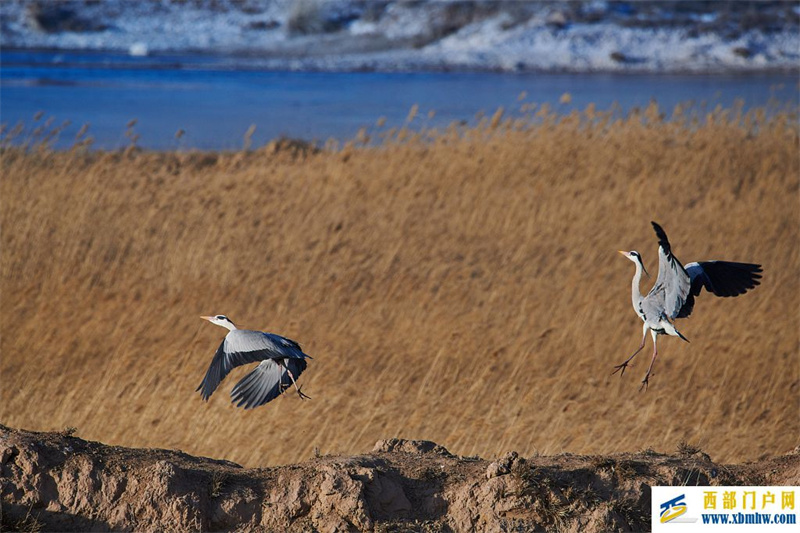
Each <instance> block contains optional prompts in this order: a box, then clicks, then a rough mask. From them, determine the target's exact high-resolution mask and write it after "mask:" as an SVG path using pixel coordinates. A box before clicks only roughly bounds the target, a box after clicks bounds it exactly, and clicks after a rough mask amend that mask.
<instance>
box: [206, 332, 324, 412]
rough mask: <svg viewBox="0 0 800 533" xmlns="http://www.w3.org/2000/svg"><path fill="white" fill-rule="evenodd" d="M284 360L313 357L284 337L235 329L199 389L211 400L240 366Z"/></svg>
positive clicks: (228, 336) (209, 368)
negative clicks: (271, 360)
mask: <svg viewBox="0 0 800 533" xmlns="http://www.w3.org/2000/svg"><path fill="white" fill-rule="evenodd" d="M284 358H286V359H305V358H309V359H310V356H308V355H306V354H304V353H303V351H302V350H301V349H300V345H299V344H297V343H296V342H294V341H293V340H291V339H287V338H285V337H281V336H280V335H275V334H273V333H264V332H262V331H251V330H246V329H236V330H233V331H231V332H230V333H229V334H228V335H227V336H226V337H225V340H223V341H222V344H220V345H219V349H217V353H216V354H215V355H214V358H213V359H212V360H211V365H210V366H209V367H208V371H207V372H206V376H205V377H204V378H203V382H202V383H200V386H199V387H197V389H196V390H198V391H201V392H200V394H201V396H202V397H203V399H204V400H208V399H209V398H210V397H211V395H212V394H213V393H214V391H215V390H216V388H217V387H218V386H219V384H220V382H221V381H222V380H223V379H225V376H227V375H228V373H229V372H230V371H231V370H232V369H234V368H236V367H237V366H241V365H246V364H247V363H255V362H257V361H264V360H265V359H284ZM295 377H296V376H295Z"/></svg>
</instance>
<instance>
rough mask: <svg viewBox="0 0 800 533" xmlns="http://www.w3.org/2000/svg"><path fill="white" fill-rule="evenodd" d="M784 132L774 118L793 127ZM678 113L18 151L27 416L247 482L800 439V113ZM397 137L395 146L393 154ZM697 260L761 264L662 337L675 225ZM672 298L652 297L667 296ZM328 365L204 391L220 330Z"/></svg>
mask: <svg viewBox="0 0 800 533" xmlns="http://www.w3.org/2000/svg"><path fill="white" fill-rule="evenodd" d="M770 116H771V117H772V118H767V117H770ZM694 118H695V119H699V120H693V119H692V118H691V117H690V116H689V115H688V114H685V113H684V114H682V113H681V112H680V111H678V112H677V114H676V115H674V116H671V117H667V119H666V120H665V119H664V118H663V116H660V113H659V110H658V109H657V108H655V107H654V106H651V107H650V108H649V109H647V110H643V111H642V112H641V113H638V114H637V113H634V114H632V115H628V116H620V115H619V113H618V112H617V113H611V112H607V113H601V112H597V111H594V110H592V109H589V110H587V111H585V112H583V113H580V114H579V113H573V114H570V115H557V114H555V113H552V112H549V111H547V110H546V109H542V110H540V111H539V112H538V113H536V114H533V115H531V116H528V117H527V118H522V119H519V120H511V119H507V118H505V117H503V116H502V115H501V114H500V113H497V114H496V115H495V116H494V117H487V118H486V119H485V120H484V121H483V122H482V123H481V124H480V125H478V126H477V127H456V126H453V127H451V128H450V129H448V130H445V131H438V132H436V131H422V130H420V129H419V128H417V129H416V130H414V128H413V124H414V122H412V127H411V128H410V129H402V130H399V131H383V129H381V128H378V127H377V126H376V127H374V128H372V129H371V130H370V131H367V132H366V135H372V139H371V140H370V143H369V145H367V146H365V145H364V143H363V141H364V140H366V137H365V136H362V138H361V139H360V140H361V141H362V142H352V143H348V144H347V145H345V146H341V147H338V148H336V149H331V147H329V149H325V150H321V151H319V152H313V151H307V152H306V151H303V150H301V149H300V148H302V147H301V146H298V145H295V146H294V147H293V146H292V145H291V143H283V144H280V143H272V144H271V145H268V146H267V147H264V148H259V149H257V150H252V151H241V152H238V153H214V154H211V153H191V152H172V153H152V152H141V151H139V150H132V149H129V150H125V151H120V152H113V153H110V152H87V151H86V150H85V149H82V148H75V149H73V150H71V151H62V152H56V151H52V150H48V149H36V148H31V149H29V150H28V151H27V152H25V151H23V150H21V149H19V148H8V147H7V148H5V149H4V150H3V152H2V186H1V187H0V192H1V193H2V195H1V196H0V197H1V198H2V258H1V260H2V285H1V288H2V309H3V319H2V321H0V324H1V326H0V327H1V328H2V330H1V331H0V333H1V334H2V337H1V338H2V346H1V349H2V361H1V362H0V370H1V371H2V398H1V400H2V401H1V402H0V423H2V424H6V425H10V426H15V427H21V428H26V429H35V430H60V429H63V428H65V427H68V426H71V427H76V428H77V434H78V435H79V436H81V437H84V438H87V439H93V440H100V441H103V442H106V443H111V444H119V445H127V446H145V447H159V448H178V449H182V450H184V451H186V452H189V453H192V454H199V455H204V456H212V457H218V458H225V459H229V460H232V461H236V462H239V463H241V464H244V465H247V466H266V465H275V464H281V463H289V462H295V461H300V460H303V459H306V458H310V457H312V456H313V455H314V454H315V453H322V454H327V453H357V452H364V451H366V450H369V449H370V448H371V447H372V445H373V444H374V443H375V441H377V440H378V439H382V438H390V437H402V438H412V439H428V440H433V441H436V442H437V443H439V444H442V445H444V446H445V447H447V448H448V449H449V450H450V451H452V452H454V453H458V454H462V455H473V454H477V455H481V456H484V457H493V456H497V455H498V454H501V453H504V452H506V451H509V450H516V451H518V452H519V453H521V454H523V455H533V454H537V453H541V454H554V453H561V452H572V453H581V454H584V453H610V452H621V451H638V450H643V449H647V448H652V449H654V450H656V451H665V452H672V451H674V450H675V447H676V446H677V445H678V443H680V442H681V441H687V442H690V443H692V444H696V445H699V446H700V447H701V448H702V449H703V450H704V451H705V452H707V453H709V454H710V455H711V456H712V458H713V459H714V460H717V461H727V462H738V461H744V460H755V459H757V458H759V457H762V456H768V455H774V454H780V453H784V452H787V451H789V450H791V449H792V448H794V447H795V446H797V445H798V444H800V438H799V436H800V417H798V412H799V410H800V381H799V380H800V358H799V356H798V350H799V349H800V338H799V337H800V327H798V326H800V317H799V316H798V314H799V311H798V310H799V307H798V296H800V285H799V283H800V277H799V276H798V271H800V253H798V252H799V251H800V246H798V244H799V243H800V235H799V233H800V202H799V201H798V200H799V199H800V197H799V195H798V192H799V191H798V185H799V182H800V179H799V177H798V176H799V175H800V168H799V166H800V158H799V157H798V153H799V152H798V125H797V124H798V123H797V116H796V115H795V114H793V112H781V113H777V114H772V115H770V114H768V113H765V112H764V110H757V111H753V112H750V113H749V114H747V115H742V114H741V113H740V112H738V111H736V110H716V111H715V112H713V113H710V114H709V115H708V116H705V115H702V116H699V117H697V116H695V117H694ZM380 131H383V133H382V138H381V139H379V140H378V139H377V134H378V133H379V132H380ZM651 220H656V221H658V222H660V223H661V225H662V226H663V227H664V228H665V230H666V231H667V233H668V235H669V237H670V240H671V241H672V245H673V250H674V252H675V254H676V255H677V257H678V258H679V259H681V260H682V261H683V262H684V263H688V262H690V261H694V260H703V259H725V260H732V261H744V262H758V263H761V264H763V267H764V278H763V283H762V285H761V286H760V287H758V288H757V289H756V290H755V291H752V292H750V293H748V294H746V295H744V296H742V297H739V298H735V299H723V298H715V297H713V296H711V295H709V294H707V293H704V294H703V295H702V296H701V297H700V298H699V299H698V302H697V305H696V307H695V311H694V314H693V315H692V317H691V318H689V319H688V320H685V321H682V322H681V324H680V326H679V328H680V329H681V331H682V333H683V334H684V335H686V336H687V337H688V338H689V340H690V341H691V343H684V342H682V341H680V340H679V339H676V338H672V337H669V338H667V337H661V338H660V343H659V347H660V355H659V360H658V361H657V363H656V367H655V374H654V377H653V378H652V379H651V383H650V388H649V390H647V391H646V392H639V384H640V381H641V379H642V377H643V375H644V372H645V370H646V368H647V362H648V361H649V357H650V352H651V349H652V348H651V343H650V340H649V338H648V345H647V348H646V349H645V351H644V352H643V353H642V354H641V356H639V358H638V363H637V364H636V366H635V367H634V368H633V369H632V371H629V372H626V374H625V375H624V377H622V378H621V377H620V376H619V375H614V376H612V375H610V374H611V371H612V370H613V367H614V365H616V364H619V363H621V362H622V361H623V360H624V359H625V358H626V357H627V356H628V355H630V353H632V351H633V350H634V349H635V348H636V347H637V346H638V343H639V339H640V335H641V322H640V320H639V318H638V317H637V316H636V315H635V314H634V312H633V309H632V308H631V303H630V282H631V277H632V275H633V270H634V268H633V265H632V264H631V263H630V262H629V261H627V260H626V259H625V258H623V257H621V256H620V255H619V254H617V250H620V249H623V250H632V249H636V250H639V251H640V252H641V253H642V255H643V257H644V261H645V264H646V266H647V267H648V269H649V270H650V272H651V273H655V272H657V244H656V238H655V235H654V234H653V231H652V228H651V227H650V221H651ZM653 281H654V278H650V279H649V280H646V281H645V282H644V283H647V284H648V285H647V286H645V285H644V283H643V290H649V287H650V285H649V284H650V283H652V282H653ZM212 313H224V314H227V315H228V316H230V317H231V318H232V319H233V320H234V321H235V322H236V323H237V325H239V326H240V327H243V328H248V329H262V330H266V331H271V332H275V333H279V334H282V335H285V336H288V337H290V338H293V339H296V340H298V341H299V342H300V343H301V344H302V345H303V347H304V349H305V351H306V352H307V353H309V354H310V355H312V356H313V357H314V360H313V361H311V362H310V364H309V368H308V370H307V371H306V372H305V373H304V374H303V376H302V378H301V379H300V382H301V384H303V391H304V392H306V393H307V394H309V395H310V396H311V397H312V399H311V400H310V401H301V400H300V399H298V397H297V395H296V394H294V393H289V394H284V395H283V396H281V397H280V398H278V399H277V400H275V401H273V402H272V403H270V404H267V405H266V406H264V407H259V408H257V409H254V410H250V411H244V410H241V409H236V408H235V407H233V406H232V405H231V403H230V401H229V397H228V393H229V391H230V389H231V387H232V386H233V384H234V383H235V382H236V381H237V380H238V379H239V378H240V377H241V376H242V375H244V373H246V372H247V371H248V369H245V368H238V369H236V370H234V371H233V372H232V373H231V375H230V376H229V377H228V378H227V379H226V380H225V381H224V382H223V383H222V385H221V387H220V388H219V389H218V390H217V392H216V394H214V396H212V398H211V400H210V401H209V402H208V403H204V402H203V401H202V400H201V399H200V396H199V394H198V393H196V392H195V388H196V387H197V385H198V384H199V383H200V381H201V379H202V377H203V375H204V373H205V371H206V369H207V367H208V364H209V363H210V361H211V358H212V356H213V354H214V351H215V350H216V348H217V346H218V344H219V342H220V341H221V339H222V338H223V336H224V334H225V333H226V332H225V330H223V329H222V328H219V327H216V326H213V325H211V324H209V323H207V322H205V321H202V320H200V318H199V316H200V315H205V314H212Z"/></svg>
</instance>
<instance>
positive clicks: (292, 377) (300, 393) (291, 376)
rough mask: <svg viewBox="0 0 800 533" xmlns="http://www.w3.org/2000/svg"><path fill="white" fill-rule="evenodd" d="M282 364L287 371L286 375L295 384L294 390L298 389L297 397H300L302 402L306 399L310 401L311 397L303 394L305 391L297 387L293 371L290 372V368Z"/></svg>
mask: <svg viewBox="0 0 800 533" xmlns="http://www.w3.org/2000/svg"><path fill="white" fill-rule="evenodd" d="M282 364H283V368H285V369H286V373H287V374H289V378H290V379H291V380H292V383H294V388H295V389H297V395H298V396H300V399H301V400H305V399H309V400H310V399H311V396H308V395H307V394H305V393H303V391H301V390H300V387H298V386H297V382H296V381H295V380H294V374H292V371H291V370H289V367H288V366H286V363H282Z"/></svg>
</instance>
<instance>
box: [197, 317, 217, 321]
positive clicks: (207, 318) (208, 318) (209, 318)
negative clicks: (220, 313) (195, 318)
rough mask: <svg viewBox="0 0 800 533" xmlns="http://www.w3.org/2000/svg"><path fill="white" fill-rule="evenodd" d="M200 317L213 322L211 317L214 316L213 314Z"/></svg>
mask: <svg viewBox="0 0 800 533" xmlns="http://www.w3.org/2000/svg"><path fill="white" fill-rule="evenodd" d="M200 318H202V319H203V320H208V321H209V322H211V319H212V318H214V317H213V316H201V317H200Z"/></svg>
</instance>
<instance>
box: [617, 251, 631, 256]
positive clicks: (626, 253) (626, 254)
mask: <svg viewBox="0 0 800 533" xmlns="http://www.w3.org/2000/svg"><path fill="white" fill-rule="evenodd" d="M617 251H618V252H619V253H621V254H622V255H624V256H625V257H628V252H626V251H624V250H617Z"/></svg>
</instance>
